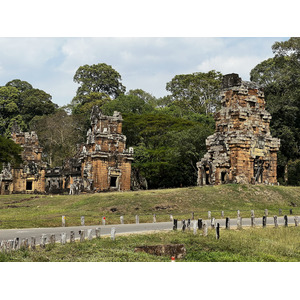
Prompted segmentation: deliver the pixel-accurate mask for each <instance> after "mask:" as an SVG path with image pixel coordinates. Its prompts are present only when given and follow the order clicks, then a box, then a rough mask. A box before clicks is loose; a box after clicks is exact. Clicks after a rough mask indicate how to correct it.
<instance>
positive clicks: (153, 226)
mask: <svg viewBox="0 0 300 300" xmlns="http://www.w3.org/2000/svg"><path fill="white" fill-rule="evenodd" d="M205 221H206V222H207V225H208V226H210V225H211V222H210V220H205ZM215 221H216V223H220V226H221V228H222V227H223V228H224V227H225V219H216V220H215ZM191 222H192V223H193V222H197V220H195V221H193V220H192V221H191ZM186 223H187V222H186ZM255 223H256V226H257V227H261V226H262V218H255ZM288 223H289V226H295V221H294V216H288ZM283 224H284V219H283V217H278V225H279V226H280V225H283ZM236 225H237V219H231V220H230V227H231V228H236ZM242 225H243V226H250V225H251V219H250V218H244V219H242ZM267 225H270V226H271V225H273V226H274V219H273V217H267ZM192 226H193V224H191V228H192ZM112 227H115V229H116V236H117V235H118V234H129V233H138V232H150V231H161V230H172V229H173V222H158V223H141V224H124V225H121V224H117V225H102V226H99V225H95V226H74V227H50V228H25V229H2V230H0V242H1V241H2V240H13V239H14V238H16V237H18V238H19V239H20V241H21V240H22V239H25V238H27V239H28V240H29V241H30V239H31V237H35V238H36V243H37V244H39V243H40V240H41V237H42V235H43V234H46V235H47V237H48V239H49V237H50V235H51V234H55V237H56V240H60V235H61V233H63V232H65V233H66V234H67V239H70V231H74V233H75V238H77V239H78V238H79V230H85V231H86V232H87V230H88V229H92V235H93V236H95V228H100V229H101V235H110V232H111V228H112ZM181 228H182V221H179V220H178V230H181Z"/></svg>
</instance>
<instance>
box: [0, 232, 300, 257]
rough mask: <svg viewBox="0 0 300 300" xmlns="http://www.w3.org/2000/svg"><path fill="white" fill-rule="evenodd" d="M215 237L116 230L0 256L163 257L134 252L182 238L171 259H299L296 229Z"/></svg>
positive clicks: (182, 233) (299, 251)
mask: <svg viewBox="0 0 300 300" xmlns="http://www.w3.org/2000/svg"><path fill="white" fill-rule="evenodd" d="M220 235H221V237H220V239H219V240H216V238H215V234H214V231H213V230H211V229H210V230H209V231H208V236H207V237H204V236H202V235H201V231H198V233H197V235H194V234H193V231H192V230H191V231H185V232H182V231H176V232H174V231H170V232H160V233H152V234H135V235H123V236H122V235H117V236H116V240H115V241H112V240H111V239H110V238H107V237H101V238H100V239H93V240H91V241H85V242H83V243H80V242H76V243H73V244H66V245H60V244H55V245H47V246H46V249H40V248H39V247H37V249H36V250H33V251H31V250H18V251H14V252H11V253H0V261H17V262H47V261H50V262H61V261H65V262H77V261H82V262H169V261H170V257H169V256H155V255H150V254H146V253H135V252H134V248H135V247H137V246H144V245H159V244H169V243H172V244H176V243H182V244H184V245H185V247H186V251H187V254H186V256H185V257H184V258H183V259H177V262H297V261H300V228H299V227H287V228H285V227H278V228H274V227H267V228H248V229H242V230H225V229H221V232H220Z"/></svg>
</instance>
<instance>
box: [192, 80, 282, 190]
mask: <svg viewBox="0 0 300 300" xmlns="http://www.w3.org/2000/svg"><path fill="white" fill-rule="evenodd" d="M221 96H222V100H221V104H222V108H221V110H220V111H218V112H217V113H216V114H215V120H216V131H215V133H214V134H213V135H211V136H209V137H208V138H207V139H206V146H207V153H206V154H205V155H204V157H203V158H202V159H201V161H200V162H198V163H197V168H198V182H197V183H198V185H209V184H212V185H218V184H224V183H246V184H247V183H248V184H249V183H251V184H255V183H265V184H277V151H278V150H279V146H280V140H279V139H277V138H272V136H271V134H270V120H271V115H270V113H268V112H267V111H266V110H265V100H264V93H263V91H262V89H261V88H260V87H259V86H258V85H257V84H255V83H253V82H248V81H242V80H241V78H240V77H239V76H238V74H228V75H225V76H224V77H223V90H222V93H221Z"/></svg>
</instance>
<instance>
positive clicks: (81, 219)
mask: <svg viewBox="0 0 300 300" xmlns="http://www.w3.org/2000/svg"><path fill="white" fill-rule="evenodd" d="M80 221H81V226H84V216H81V218H80Z"/></svg>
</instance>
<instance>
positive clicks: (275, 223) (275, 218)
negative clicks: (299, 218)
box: [274, 216, 278, 227]
mask: <svg viewBox="0 0 300 300" xmlns="http://www.w3.org/2000/svg"><path fill="white" fill-rule="evenodd" d="M274 226H275V227H278V219H277V216H274Z"/></svg>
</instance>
